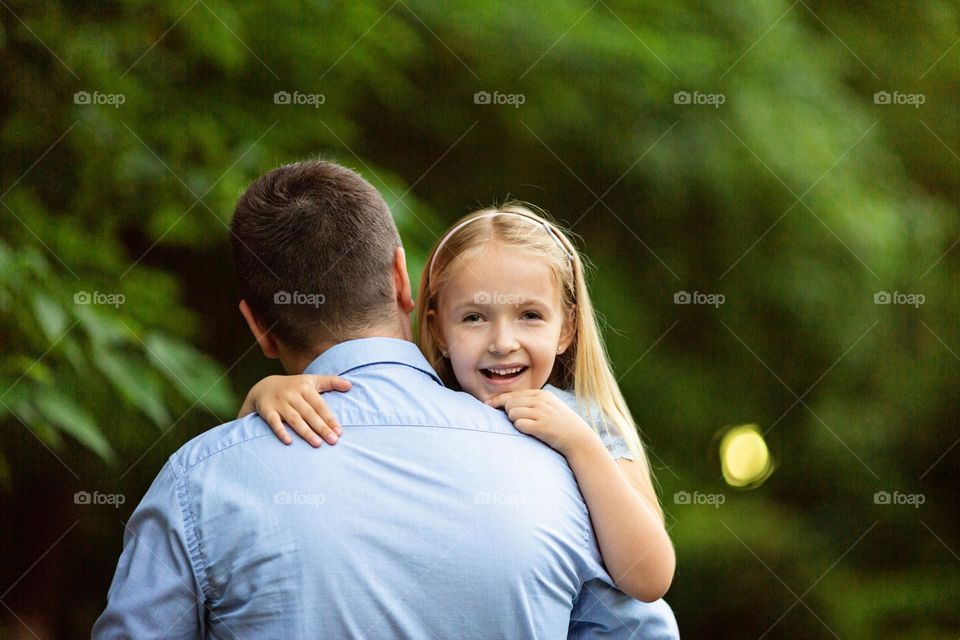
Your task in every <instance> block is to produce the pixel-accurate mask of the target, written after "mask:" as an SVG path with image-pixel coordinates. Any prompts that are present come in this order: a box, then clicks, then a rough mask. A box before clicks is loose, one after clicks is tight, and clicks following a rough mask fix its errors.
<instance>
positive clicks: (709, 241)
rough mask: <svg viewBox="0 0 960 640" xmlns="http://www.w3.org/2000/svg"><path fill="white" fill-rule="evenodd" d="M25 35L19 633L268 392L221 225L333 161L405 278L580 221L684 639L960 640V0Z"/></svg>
mask: <svg viewBox="0 0 960 640" xmlns="http://www.w3.org/2000/svg"><path fill="white" fill-rule="evenodd" d="M2 4H3V7H2V8H0V52H2V55H0V67H2V74H0V89H2V91H0V148H2V150H3V163H2V165H0V193H2V196H0V205H2V206H0V225H2V226H0V229H2V231H0V343H2V348H3V351H2V354H3V357H2V361H0V425H2V429H0V478H2V481H3V488H2V492H0V504H2V508H3V513H4V518H3V520H4V522H5V524H4V527H3V530H2V534H0V548H2V551H3V555H4V557H5V558H7V562H5V563H4V566H3V568H2V569H0V594H2V595H0V602H2V603H3V604H4V605H5V609H3V610H0V634H2V635H3V636H4V637H7V635H8V634H10V635H11V637H20V636H23V637H32V636H31V635H30V634H31V633H35V634H36V635H38V636H39V637H78V636H79V635H85V634H86V633H87V632H88V629H89V627H90V625H91V624H92V622H93V620H94V619H95V617H96V615H97V614H98V613H99V611H100V610H101V608H102V606H103V604H104V601H105V594H106V589H107V586H108V584H109V581H110V578H111V576H112V572H113V569H114V567H115V563H116V559H117V557H118V554H119V551H120V544H121V539H122V530H123V524H122V523H123V521H124V520H125V519H126V518H127V517H128V516H129V514H130V512H131V510H132V509H133V508H134V507H135V506H136V503H137V502H138V501H139V498H140V496H142V494H143V492H144V491H145V490H146V488H147V486H148V485H149V483H150V481H151V480H152V478H153V476H154V475H155V474H156V472H157V471H158V470H159V468H160V466H161V465H162V464H163V461H164V459H165V458H166V457H167V456H169V454H170V453H172V452H173V451H174V450H176V449H177V448H178V447H179V446H180V445H181V444H182V443H183V442H185V441H186V440H187V439H189V438H190V437H192V436H193V435H195V434H197V433H199V432H201V431H202V430H204V429H206V428H209V427H210V426H212V425H214V424H217V423H219V422H221V421H224V420H227V419H229V418H230V417H231V416H232V415H234V413H235V411H236V409H237V407H238V406H239V398H240V397H242V395H243V392H244V391H245V390H246V389H247V388H249V386H250V385H251V384H252V383H253V382H254V381H255V380H257V379H259V378H260V377H262V376H264V375H266V374H268V373H273V372H276V371H277V369H276V365H275V363H272V362H267V361H265V360H264V359H263V358H262V357H261V356H260V354H259V352H258V350H257V349H256V348H255V347H254V345H253V342H252V339H251V337H250V336H249V334H248V332H247V330H246V327H245V325H244V324H243V322H242V320H241V318H240V315H239V313H237V311H236V303H237V292H236V288H235V286H234V285H233V273H232V266H231V263H230V254H229V243H228V230H227V225H228V223H229V218H230V216H231V214H232V210H233V205H234V203H235V200H236V198H237V196H238V195H239V193H240V192H241V191H242V189H243V188H244V186H245V185H246V184H247V183H248V182H249V181H250V180H251V179H253V178H254V177H255V176H257V175H258V174H259V173H261V172H263V171H265V170H267V169H269V168H272V167H274V166H276V165H278V164H281V163H284V162H288V161H292V160H296V159H300V158H304V157H308V156H313V155H316V154H320V155H323V156H324V157H328V158H331V159H336V160H339V161H341V162H343V163H345V164H347V165H349V166H351V167H354V168H356V169H357V170H359V171H361V172H362V173H363V174H364V175H365V176H366V177H367V178H368V179H369V180H371V181H372V182H373V183H374V184H375V185H376V186H377V187H378V188H380V189H381V190H382V191H383V193H384V195H385V197H386V198H387V201H388V202H389V204H390V205H391V208H392V210H393V212H394V214H395V216H396V218H397V222H398V224H399V225H400V228H401V232H402V234H403V237H404V241H405V244H406V246H407V250H408V256H409V258H410V268H411V271H412V272H417V271H419V269H420V267H421V266H422V261H423V256H424V255H425V253H426V251H428V249H429V247H430V246H431V245H432V244H433V243H434V242H435V241H436V239H437V237H438V236H439V235H440V234H441V233H442V232H443V231H444V230H445V228H446V227H447V226H448V225H449V223H450V222H452V221H453V220H454V219H456V218H457V217H459V216H460V215H462V214H464V213H466V212H467V211H469V210H471V209H472V208H474V207H476V206H481V205H485V204H488V203H490V202H491V201H492V200H494V199H504V198H506V197H507V196H515V197H519V198H522V199H525V200H529V201H531V202H533V203H535V204H538V205H540V206H542V207H544V208H546V209H547V210H548V211H550V212H551V213H552V214H553V215H554V216H555V217H557V218H559V219H560V220H562V221H564V222H566V223H567V224H568V225H572V226H573V229H574V231H575V232H576V233H577V234H579V236H580V237H581V240H582V242H581V247H582V248H583V250H584V251H585V253H586V254H587V255H588V256H589V258H590V259H591V260H592V261H593V263H594V265H595V270H594V273H593V276H594V277H593V282H592V285H593V289H594V291H595V295H596V302H597V305H598V307H599V308H600V309H601V311H602V312H603V313H604V315H605V317H606V319H607V322H608V325H609V327H608V331H607V340H608V346H609V350H610V352H611V354H612V357H613V360H614V362H615V364H616V368H617V371H618V373H619V374H620V376H621V384H622V387H623V389H624V391H625V393H626V394H627V397H628V400H629V401H630V404H631V407H632V409H633V411H634V413H635V415H636V417H637V418H638V421H639V423H640V425H641V429H642V431H643V434H644V437H645V439H646V442H647V443H648V445H649V446H650V447H651V451H652V454H653V457H654V460H655V464H656V467H657V469H656V472H657V476H658V480H659V483H660V485H661V491H662V493H661V498H662V501H663V503H664V506H665V508H666V509H667V511H668V513H669V516H668V519H669V523H670V526H671V535H672V536H673V538H674V540H675V543H676V546H677V552H678V569H677V575H676V578H675V581H674V585H673V587H672V589H671V591H670V593H669V594H668V596H667V600H668V601H669V602H670V604H671V605H672V606H673V607H674V609H675V611H676V613H677V617H678V619H679V622H680V628H681V632H682V633H683V635H684V636H685V637H694V638H702V637H711V638H728V637H729V638H744V637H756V638H759V637H769V638H778V637H779V638H812V637H823V638H828V637H839V638H850V637H874V638H919V637H923V638H948V637H950V638H953V637H956V634H957V629H958V628H960V617H958V614H957V612H956V607H955V606H953V604H952V603H954V602H956V599H957V596H958V595H960V578H958V576H960V571H958V568H960V557H958V554H957V550H958V549H960V526H958V525H960V520H958V516H957V512H956V508H955V505H956V495H955V490H954V489H955V487H956V486H957V481H958V475H960V474H958V463H957V461H958V455H960V453H958V451H960V448H954V447H955V445H956V444H957V438H958V429H957V419H956V415H957V405H958V392H957V384H956V383H957V379H958V377H957V372H958V369H960V356H958V355H957V354H958V352H960V331H958V326H960V325H958V322H957V320H958V315H960V302H958V299H957V296H956V284H955V283H956V282H957V277H958V275H960V250H956V249H955V248H954V247H955V245H956V244H957V242H958V239H960V228H958V215H957V197H958V192H960V179H958V175H960V174H958V171H957V169H958V167H960V156H958V154H957V151H958V149H960V140H958V133H960V131H958V129H960V120H958V118H957V106H956V105H957V104H958V98H960V96H958V87H960V83H958V80H960V46H957V43H958V38H960V3H958V2H955V1H950V2H932V1H927V0H919V1H917V2H913V3H900V2H891V1H883V2H874V3H843V4H838V3H828V2H820V1H813V0H811V1H809V2H805V1H803V0H800V1H798V2H795V3H793V4H791V3H789V2H785V1H780V0H764V1H760V0H753V1H750V0H748V1H744V2H738V3H726V2H708V3H703V2H690V1H686V2H673V3H666V4H664V3H656V2H648V1H646V0H642V1H638V2H623V1H617V0H597V1H596V2H593V3H590V2H588V1H582V0H578V1H573V0H562V1H557V2H550V3H526V2H522V3H496V2H472V3H462V4H459V5H452V4H448V3H429V2H421V1H419V0H397V1H396V2H394V3H392V4H391V3H389V2H384V3H366V2H309V3H307V2H282V3H272V4H268V3H245V4H236V3H227V2H222V1H220V0H182V1H181V0H177V1H166V0H162V1H157V2H149V3H147V2H141V1H133V0H129V1H115V2H98V3H87V2H58V1H50V2H45V3H42V4H41V3H29V2H20V1H13V0H4V2H3V3H2ZM282 91H286V92H288V93H290V94H294V92H299V93H300V94H322V95H323V103H322V104H320V105H318V106H316V107H314V106H312V105H309V104H277V103H276V102H275V99H274V94H275V93H276V92H282ZM478 91H486V92H489V93H491V94H492V93H493V92H499V93H500V94H522V96H523V104H522V105H519V106H516V107H514V106H511V105H503V104H501V105H497V104H477V103H476V102H475V99H474V94H475V93H476V92H478ZM680 91H686V92H688V93H690V94H694V92H699V94H722V96H723V98H724V102H723V104H721V105H719V106H718V107H717V108H714V107H713V106H711V105H706V104H678V102H677V101H676V100H675V97H674V95H675V93H676V92H680ZM882 91H886V92H889V93H890V94H894V92H898V93H899V94H901V95H904V94H908V95H909V94H913V95H921V96H923V104H921V105H919V106H912V105H910V104H882V103H880V104H878V103H877V101H876V100H875V98H874V95H875V93H876V92H882ZM76 92H87V93H88V94H91V95H95V92H99V93H100V94H120V95H122V96H123V104H122V105H119V106H116V107H114V106H111V105H109V104H78V103H77V101H76V100H75V94H76ZM894 95H895V94H894ZM678 291H690V292H693V291H699V292H705V293H722V294H723V295H724V296H725V300H726V301H725V303H724V304H723V305H721V306H720V307H718V308H714V307H708V306H702V305H690V306H685V305H676V304H674V297H673V296H674V294H675V293H676V292H678ZM879 291H889V292H894V291H897V292H901V293H919V294H923V296H924V297H925V302H924V304H922V305H919V306H917V307H913V306H905V305H877V304H874V294H875V293H876V292H879ZM94 292H96V293H97V294H99V295H100V297H99V298H96V299H98V300H106V299H107V298H104V297H103V296H113V297H112V298H110V299H111V300H114V301H117V300H120V298H119V297H118V296H123V298H122V304H115V305H112V306H111V305H108V304H78V301H80V302H82V301H83V299H84V298H83V297H82V294H84V293H87V294H91V296H92V295H93V294H94ZM77 296H80V297H77ZM749 422H755V423H757V424H758V425H760V427H761V428H762V429H763V430H764V431H767V434H766V437H767V441H768V443H769V444H770V446H771V448H772V450H773V452H774V455H775V457H776V460H777V468H776V470H775V472H774V473H773V475H772V476H771V477H770V479H769V480H767V482H766V483H764V484H763V485H762V486H760V487H758V488H755V489H753V490H750V491H737V490H734V489H731V488H729V487H727V486H726V485H725V484H724V483H723V481H722V479H721V475H720V468H719V463H718V460H717V453H716V444H717V439H716V435H717V434H718V433H719V432H720V431H722V429H723V428H725V427H727V426H730V425H735V424H742V423H749ZM78 491H88V492H91V493H92V492H94V491H99V492H101V493H121V494H123V495H124V496H125V499H126V501H125V503H124V504H123V505H120V506H119V508H113V507H111V506H109V505H83V504H76V503H75V500H74V493H75V492H78ZM679 491H687V492H690V493H693V492H700V493H706V494H716V493H722V494H723V495H724V496H725V502H724V503H723V505H721V506H720V507H719V508H714V507H711V506H706V505H684V504H678V503H677V502H676V501H675V499H674V495H675V493H676V492H679ZM877 491H888V492H891V493H892V492H894V491H898V492H900V493H906V494H922V495H923V496H924V504H923V505H922V506H920V507H919V508H913V507H911V506H907V505H878V504H875V501H874V493H875V492H877ZM951 496H953V497H951Z"/></svg>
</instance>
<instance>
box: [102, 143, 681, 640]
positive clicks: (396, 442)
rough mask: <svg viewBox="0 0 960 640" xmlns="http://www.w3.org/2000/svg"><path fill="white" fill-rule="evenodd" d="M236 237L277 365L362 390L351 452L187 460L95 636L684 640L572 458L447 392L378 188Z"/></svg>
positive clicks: (256, 202) (214, 453)
mask: <svg viewBox="0 0 960 640" xmlns="http://www.w3.org/2000/svg"><path fill="white" fill-rule="evenodd" d="M231 231H232V240H233V248H234V257H235V261H236V265H237V271H238V274H239V286H240V291H241V295H242V298H243V299H242V300H241V303H240V308H241V312H242V313H243V315H244V317H245V319H246V320H247V323H248V325H249V326H250V329H251V331H252V332H253V334H254V336H255V337H256V339H257V341H258V342H259V344H260V347H261V349H262V350H263V353H264V355H266V356H267V357H270V358H279V359H280V361H281V363H282V364H283V366H284V368H285V369H286V371H287V372H289V373H301V372H305V373H314V374H326V375H339V376H343V377H345V378H347V379H348V380H349V381H350V382H351V383H352V388H351V389H350V390H349V391H348V392H345V393H331V394H327V395H325V400H326V401H327V404H328V405H329V407H330V410H331V411H332V413H333V414H334V415H335V416H337V418H338V420H339V422H340V423H341V424H342V425H344V432H343V436H344V437H343V438H342V439H341V440H340V441H339V442H338V444H337V446H335V447H323V448H320V449H314V448H312V447H310V446H309V445H308V444H307V443H305V442H303V441H301V440H297V439H295V440H294V443H293V444H292V445H291V446H289V447H287V446H285V445H284V444H282V443H281V442H280V441H279V440H278V439H277V438H276V437H275V436H274V434H273V432H272V431H271V430H270V428H269V426H268V425H267V424H266V423H265V422H264V421H263V419H261V418H260V416H258V415H256V414H251V415H249V416H246V417H244V418H242V419H240V420H236V421H233V422H230V423H227V424H224V425H221V426H219V427H216V428H214V429H211V430H210V431H207V432H206V433H204V434H202V435H200V436H198V437H196V438H194V439H193V440H191V441H190V442H189V443H187V444H186V445H184V446H183V447H182V448H180V450H178V451H177V452H176V453H174V454H173V455H172V456H171V457H170V459H169V460H168V462H167V464H166V465H164V467H163V469H162V470H161V471H160V474H159V475H158V477H157V478H156V480H155V481H154V483H153V485H152V486H151V487H150V489H149V490H148V491H147V494H146V495H145V496H144V498H143V500H142V501H141V503H140V505H139V506H138V507H137V509H136V510H135V511H134V514H133V516H132V517H131V519H130V521H129V522H128V523H127V530H126V533H125V536H124V545H123V553H122V555H121V557H120V561H119V565H118V567H117V571H116V575H115V576H114V579H113V583H112V585H111V587H110V591H109V594H108V604H107V608H106V610H105V611H104V612H103V613H102V615H101V616H100V618H99V619H98V620H97V623H96V625H95V626H94V629H93V637H94V638H103V639H107V638H137V639H140V638H161V637H162V638H205V637H209V638H214V637H216V638H257V639H260V638H285V639H286V638H316V637H318V636H323V637H332V638H417V639H433V638H437V639H441V640H446V639H447V638H518V639H519V638H523V639H534V638H564V637H570V638H592V637H597V638H599V637H603V638H654V639H656V640H660V639H673V638H678V637H679V634H678V632H677V627H676V621H675V619H674V617H673V613H672V611H671V610H670V607H669V606H668V605H667V604H666V603H665V602H664V601H663V600H658V601H656V602H653V603H643V602H640V601H637V600H633V599H630V598H628V597H627V596H625V595H623V594H622V593H620V592H619V591H617V590H616V589H615V588H614V587H613V580H612V579H611V578H610V576H609V575H607V572H606V571H605V570H604V568H603V566H602V564H601V559H600V553H599V550H598V548H597V542H596V539H595V538H594V534H593V529H592V527H591V524H590V519H589V516H588V513H587V509H586V506H585V504H584V502H583V498H582V496H581V494H580V491H579V489H578V487H577V484H576V482H575V480H574V477H573V474H572V472H571V471H570V468H569V467H568V466H567V464H566V461H565V460H564V458H563V457H562V456H561V455H559V454H557V453H556V452H554V451H553V450H552V449H550V448H549V447H547V446H546V445H543V444H542V443H540V442H539V441H537V440H536V439H534V438H532V437H529V436H525V435H523V434H521V433H520V432H518V431H517V430H516V429H515V428H514V427H513V425H512V424H511V423H510V421H509V420H508V419H507V417H506V416H505V415H504V414H503V413H502V412H500V411H498V410H495V409H492V408H490V407H488V406H486V405H485V404H483V403H482V402H480V401H479V400H476V399H474V398H473V397H471V396H469V395H467V394H465V393H458V392H454V391H451V390H449V389H446V388H444V387H443V385H442V384H441V383H440V380H439V378H438V377H437V375H436V373H435V372H434V371H433V369H432V368H431V367H430V365H429V364H428V363H427V361H426V359H425V358H424V357H423V355H422V354H421V353H420V351H419V350H418V349H417V347H416V346H415V345H414V344H413V342H411V339H412V332H411V322H410V312H411V311H412V310H413V307H414V303H413V299H412V294H411V288H410V280H409V277H408V275H407V269H406V263H405V259H404V253H403V248H402V245H401V242H400V236H399V234H398V232H397V229H396V226H395V224H394V222H393V219H392V217H391V215H390V212H389V209H388V207H387V205H386V203H385V202H384V201H383V198H382V197H381V196H380V194H379V192H377V190H376V189H375V188H374V187H373V186H372V185H370V184H369V183H367V182H366V181H365V180H363V178H361V177H360V176H359V175H358V174H356V173H354V172H353V171H351V170H349V169H346V168H344V167H341V166H339V165H337V164H334V163H330V162H325V161H320V160H309V161H304V162H299V163H295V164H291V165H287V166H284V167H280V168H278V169H275V170H273V171H270V172H268V173H267V174H265V175H263V176H261V177H260V178H259V179H258V180H256V181H255V182H254V183H253V184H252V185H250V187H248V189H247V190H246V191H245V192H244V194H243V195H242V196H241V197H240V200H239V202H238V204H237V208H236V212H235V214H234V219H233V224H232V229H231ZM281 292H285V293H286V294H288V297H291V299H290V300H287V299H286V297H285V298H284V299H283V300H282V301H283V302H292V304H275V301H279V300H280V299H278V298H276V296H277V295H278V294H280V293H281ZM320 295H322V296H323V297H322V304H296V302H297V299H300V298H303V296H314V298H309V299H310V300H320V299H321V298H319V297H317V296H320ZM293 296H298V298H296V299H295V298H294V297H293ZM304 299H306V298H304ZM478 495H488V496H502V495H509V496H511V498H512V499H511V500H502V501H501V500H479V499H477V496H478Z"/></svg>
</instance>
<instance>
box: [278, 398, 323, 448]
mask: <svg viewBox="0 0 960 640" xmlns="http://www.w3.org/2000/svg"><path fill="white" fill-rule="evenodd" d="M283 420H284V422H286V423H287V424H288V425H290V428H291V429H293V430H294V432H296V434H297V435H298V436H300V437H301V438H303V439H304V440H306V441H307V442H308V443H309V444H310V446H313V447H319V446H320V444H321V443H322V442H323V441H322V440H320V437H319V436H318V435H317V434H316V433H314V431H313V429H311V428H310V425H308V424H307V423H306V422H305V421H304V420H303V418H302V417H300V413H299V411H298V410H297V409H296V408H294V407H290V408H289V409H288V410H287V412H286V413H285V414H284V417H283Z"/></svg>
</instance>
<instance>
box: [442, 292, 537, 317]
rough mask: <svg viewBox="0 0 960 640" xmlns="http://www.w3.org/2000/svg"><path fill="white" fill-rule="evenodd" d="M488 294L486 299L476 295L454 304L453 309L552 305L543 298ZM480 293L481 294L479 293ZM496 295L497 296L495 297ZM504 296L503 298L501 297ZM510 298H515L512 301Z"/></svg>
mask: <svg viewBox="0 0 960 640" xmlns="http://www.w3.org/2000/svg"><path fill="white" fill-rule="evenodd" d="M484 293H485V295H486V296H487V297H486V298H485V299H480V300H478V299H477V296H474V298H473V299H468V300H464V301H463V302H461V303H459V304H457V305H454V306H453V307H452V309H451V310H452V311H454V312H456V311H460V310H461V309H463V308H467V307H484V308H486V307H491V306H499V305H505V306H511V307H543V308H550V307H551V306H552V305H551V304H550V303H549V302H548V301H547V300H544V299H543V298H536V297H533V298H527V297H525V296H519V295H514V296H513V297H512V298H508V297H507V296H506V295H501V294H491V293H486V292H484ZM478 295H479V294H478ZM495 296H496V297H495ZM501 298H502V299H501ZM510 300H515V301H514V302H511V301H510Z"/></svg>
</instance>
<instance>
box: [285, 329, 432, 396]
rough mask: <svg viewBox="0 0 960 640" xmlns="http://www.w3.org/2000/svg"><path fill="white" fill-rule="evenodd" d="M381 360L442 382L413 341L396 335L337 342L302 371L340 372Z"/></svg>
mask: <svg viewBox="0 0 960 640" xmlns="http://www.w3.org/2000/svg"><path fill="white" fill-rule="evenodd" d="M384 363H392V364H402V365H406V366H408V367H413V368H414V369H417V370H419V371H422V372H424V373H425V374H427V375H428V376H430V377H431V378H433V379H434V380H435V381H436V382H437V384H439V385H441V386H442V385H443V382H441V381H440V377H439V376H438V375H437V372H436V371H434V370H433V367H431V366H430V363H429V362H427V359H426V358H424V357H423V354H422V353H420V349H418V348H417V345H415V344H413V343H412V342H410V341H409V340H400V339H397V338H359V339H357V340H347V341H346V342H340V343H338V344H335V345H334V346H332V347H330V348H329V349H327V350H326V351H324V352H323V353H321V354H320V355H319V356H317V357H316V358H315V359H314V360H313V362H311V363H310V364H309V365H307V368H306V369H304V370H303V372H304V373H311V374H315V375H316V374H319V375H333V376H341V375H343V374H345V373H347V372H349V371H352V370H354V369H357V368H359V367H365V366H368V365H372V364H384Z"/></svg>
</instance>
